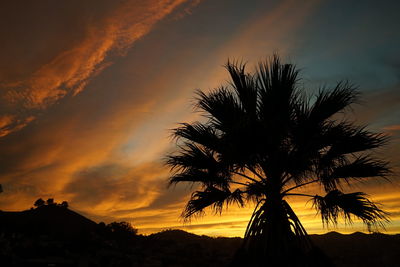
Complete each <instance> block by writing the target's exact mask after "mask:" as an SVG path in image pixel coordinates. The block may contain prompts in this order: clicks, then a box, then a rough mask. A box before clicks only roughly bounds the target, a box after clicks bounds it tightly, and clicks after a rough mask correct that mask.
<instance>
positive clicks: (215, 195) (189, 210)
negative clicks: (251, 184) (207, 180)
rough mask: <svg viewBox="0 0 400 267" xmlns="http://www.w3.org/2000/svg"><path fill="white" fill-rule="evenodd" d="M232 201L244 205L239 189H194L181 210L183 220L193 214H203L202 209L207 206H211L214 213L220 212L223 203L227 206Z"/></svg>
mask: <svg viewBox="0 0 400 267" xmlns="http://www.w3.org/2000/svg"><path fill="white" fill-rule="evenodd" d="M233 203H237V204H238V205H239V206H243V205H244V201H243V197H242V191H241V190H239V189H236V190H235V191H233V192H231V191H229V190H220V189H217V188H215V187H207V188H206V189H205V190H204V191H196V192H194V193H193V194H192V197H191V199H190V200H189V202H188V203H187V205H186V207H185V209H184V211H183V212H182V217H183V218H184V219H185V220H189V219H190V218H191V217H193V216H195V215H201V214H203V213H204V209H205V208H207V207H211V208H212V209H213V210H214V212H215V213H221V212H222V209H223V207H224V204H226V205H227V206H228V205H230V204H233Z"/></svg>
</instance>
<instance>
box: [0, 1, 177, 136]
mask: <svg viewBox="0 0 400 267" xmlns="http://www.w3.org/2000/svg"><path fill="white" fill-rule="evenodd" d="M89 2H90V3H89ZM89 2H87V3H85V4H83V8H82V7H81V5H82V4H81V3H80V1H65V2H63V3H60V2H57V3H53V4H52V3H48V2H37V3H35V5H33V6H32V9H33V10H31V14H30V16H31V20H28V19H27V22H31V23H32V25H29V24H26V25H23V28H24V31H23V32H22V33H21V34H25V35H26V33H27V32H29V35H30V36H31V37H32V38H33V40H32V42H29V41H28V42H25V43H22V44H18V45H19V46H20V49H19V50H18V49H16V50H14V51H7V50H3V51H1V52H0V53H1V54H7V53H10V52H11V53H12V52H14V53H15V55H13V58H12V61H18V62H20V63H19V64H17V63H15V62H13V64H14V65H15V68H18V67H19V66H20V65H21V63H22V62H26V64H28V65H29V63H30V62H29V61H27V60H26V59H25V58H23V57H22V56H23V55H24V54H22V55H19V54H18V52H21V51H24V50H31V52H30V53H29V55H33V56H34V54H35V53H37V52H40V53H44V52H46V51H43V47H48V46H53V45H54V46H59V47H57V48H54V47H52V48H51V49H49V54H47V55H43V57H42V58H40V59H37V60H33V61H34V62H32V63H31V64H30V66H25V67H24V68H28V69H29V71H26V72H25V73H24V74H23V75H15V73H8V74H9V75H7V72H6V74H5V75H2V76H3V77H1V78H2V81H1V83H0V85H1V89H2V90H1V95H0V97H1V99H2V102H3V103H4V105H3V108H2V109H3V110H0V112H1V113H2V114H3V117H2V118H1V124H2V126H3V127H1V129H0V131H1V132H0V136H5V135H7V134H9V133H12V132H15V131H18V130H20V129H22V128H23V127H24V126H25V125H27V123H29V122H30V121H32V118H33V116H34V115H33V114H35V113H37V111H40V110H43V109H45V108H47V107H49V106H51V105H53V104H54V103H56V102H57V101H58V100H59V99H61V98H63V97H65V96H67V95H76V94H78V93H79V92H81V91H82V90H83V89H84V88H85V87H86V85H87V83H88V81H89V80H90V79H91V78H93V77H94V76H95V75H97V74H98V73H100V72H101V71H102V70H103V69H104V68H106V67H107V66H109V64H111V61H110V58H112V56H113V55H114V56H115V55H123V54H125V53H126V52H127V49H128V48H129V47H131V46H132V45H133V43H134V42H135V41H137V40H138V39H140V38H141V37H143V36H144V35H146V34H147V33H148V32H149V31H150V30H151V29H152V27H153V26H154V25H155V24H156V23H157V22H158V21H160V20H161V19H163V18H164V17H165V16H166V15H168V14H169V13H171V12H172V11H173V10H174V9H175V8H176V7H177V6H179V5H180V4H182V3H184V2H185V0H151V1H145V2H143V1H136V0H130V1H123V2H110V1H109V2H107V1H101V3H98V2H97V1H89ZM15 5H18V3H15V4H14V5H13V3H12V1H11V2H10V5H9V6H7V5H6V7H5V9H8V10H10V11H15V12H16V14H14V15H15V16H17V17H21V19H22V21H24V18H23V16H24V15H26V14H24V13H23V12H20V11H19V10H18V9H16V8H15ZM43 5H46V6H43ZM63 5H64V7H65V10H67V11H63V10H60V6H63ZM92 6H96V8H91V7H92ZM25 8H29V5H28V6H27V7H25ZM24 10H25V9H24ZM25 11H26V10H25ZM48 12H52V13H55V14H58V13H60V17H59V18H54V21H51V22H50V23H49V22H48V21H46V20H43V19H39V18H40V17H46V16H48V15H49V14H48ZM21 13H22V14H21ZM32 14H34V15H32ZM53 15H54V14H53ZM75 20H77V21H79V22H80V24H79V25H76V24H75V23H76V22H75ZM16 25H17V26H15V25H10V24H7V23H6V24H3V26H2V27H11V29H10V30H11V31H12V27H13V26H15V27H16V28H21V27H18V24H16ZM31 31H32V32H31ZM43 31H44V32H46V31H47V32H48V34H47V35H45V36H43V35H41V32H43ZM60 31H61V32H60ZM75 31H77V32H78V33H77V32H75ZM69 35H71V36H73V37H74V38H70V37H69ZM17 38H18V36H17ZM34 38H43V39H42V40H38V41H37V40H34ZM59 39H64V40H66V42H65V43H63V42H60V41H59ZM35 44H38V46H37V47H35V46H34V45H35ZM4 58H6V57H4ZM44 58H45V60H44ZM46 58H47V59H46ZM38 61H40V63H38Z"/></svg>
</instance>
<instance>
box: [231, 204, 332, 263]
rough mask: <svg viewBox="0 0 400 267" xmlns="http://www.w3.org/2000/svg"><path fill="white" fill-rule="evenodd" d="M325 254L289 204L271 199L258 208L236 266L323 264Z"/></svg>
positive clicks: (238, 254) (238, 255) (236, 260)
mask: <svg viewBox="0 0 400 267" xmlns="http://www.w3.org/2000/svg"><path fill="white" fill-rule="evenodd" d="M316 254H318V255H319V256H318V255H316ZM322 255H323V254H321V253H316V248H315V246H314V245H313V243H312V242H311V240H310V238H309V236H308V235H307V232H306V230H305V229H304V227H303V226H302V224H301V223H300V221H299V219H298V218H297V216H296V214H295V213H294V212H293V210H292V209H291V207H290V206H289V204H288V203H287V202H286V201H285V200H282V199H279V198H276V199H267V200H265V201H263V203H262V205H261V206H260V207H256V209H255V210H254V212H253V215H252V218H251V220H250V222H249V224H248V226H247V230H246V233H245V236H244V240H243V244H242V247H241V249H240V250H239V252H238V253H237V255H236V257H235V263H234V264H233V266H240V265H241V266H320V265H319V264H321V261H320V259H318V258H320V257H323V256H322ZM323 258H324V260H323V262H324V263H323V264H324V266H326V265H325V264H326V262H327V259H326V258H325V257H323ZM317 262H319V264H318V263H317Z"/></svg>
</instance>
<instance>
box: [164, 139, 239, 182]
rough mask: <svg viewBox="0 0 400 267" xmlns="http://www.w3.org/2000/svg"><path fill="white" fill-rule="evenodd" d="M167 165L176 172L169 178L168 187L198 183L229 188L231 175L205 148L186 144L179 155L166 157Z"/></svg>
mask: <svg viewBox="0 0 400 267" xmlns="http://www.w3.org/2000/svg"><path fill="white" fill-rule="evenodd" d="M167 164H168V165H169V166H170V167H171V168H172V169H173V170H174V169H175V170H176V173H175V174H174V175H172V177H171V178H170V181H169V184H170V185H172V184H176V183H179V182H191V183H196V182H198V183H201V184H202V185H203V186H218V187H220V188H226V189H227V188H229V182H230V181H231V176H232V174H231V173H230V172H229V170H228V169H227V168H226V166H225V165H224V164H222V163H221V162H220V161H218V159H217V158H216V157H215V156H214V152H213V151H211V150H209V149H208V148H206V147H199V146H198V145H195V144H193V143H187V144H186V145H185V147H182V148H181V151H180V153H179V154H176V155H169V156H168V157H167Z"/></svg>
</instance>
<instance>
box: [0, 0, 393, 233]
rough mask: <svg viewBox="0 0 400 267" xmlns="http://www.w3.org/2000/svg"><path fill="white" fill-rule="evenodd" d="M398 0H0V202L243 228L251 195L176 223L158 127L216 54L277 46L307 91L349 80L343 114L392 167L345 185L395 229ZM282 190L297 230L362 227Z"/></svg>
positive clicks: (209, 78)
mask: <svg viewBox="0 0 400 267" xmlns="http://www.w3.org/2000/svg"><path fill="white" fill-rule="evenodd" d="M244 3H245V4H244ZM398 10H400V4H399V2H398V1H379V2H378V1H317V0H315V1H312V0H311V1H305V3H302V4H301V5H299V2H298V1H294V0H292V1H286V0H285V1H283V0H282V1H261V0H260V1H256V0H252V1H246V2H244V1H239V0H237V1H236V0H229V1H228V0H220V1H213V0H203V1H200V0H195V1H185V0H147V1H140V0H124V1H111V0H108V1H107V0H85V1H80V0H79V1H78V0H69V1H67V0H64V1H51V0H38V1H23V0H12V1H11V0H9V1H2V2H1V3H0V21H1V23H0V36H1V38H2V41H1V45H0V59H1V60H0V102H1V105H0V147H1V149H0V183H1V184H2V186H3V191H4V192H3V193H1V194H0V209H1V210H7V211H8V210H22V209H27V208H30V207H31V206H32V205H33V203H34V201H35V200H36V199H38V198H40V197H41V198H43V199H47V198H55V200H56V201H60V202H61V201H63V200H66V201H68V202H69V204H70V207H71V208H72V209H73V210H76V211H78V212H80V213H82V214H84V215H86V216H88V217H89V218H91V219H93V220H95V221H97V222H100V221H105V222H111V221H121V220H124V221H129V222H131V223H132V224H133V225H134V226H135V227H137V228H139V233H143V234H148V233H152V232H157V231H160V230H161V229H168V228H180V229H185V230H188V231H190V232H194V233H197V234H207V235H213V236H243V234H244V229H245V227H246V224H247V222H248V220H249V217H250V215H251V212H252V205H249V206H247V207H246V208H244V209H239V208H237V207H232V208H230V209H229V210H227V211H226V212H225V211H224V213H223V214H222V215H221V216H220V215H215V216H214V215H213V214H212V212H208V213H207V215H206V216H204V217H202V218H198V219H196V220H193V221H192V222H191V223H190V224H183V222H182V220H181V219H180V218H179V215H180V213H181V211H182V209H183V207H184V205H185V203H186V201H187V200H188V198H189V196H190V193H191V189H190V188H189V187H188V186H185V185H182V186H181V185H179V186H177V187H175V188H170V189H167V179H168V175H169V170H168V168H166V167H165V166H163V158H164V156H165V155H166V153H167V152H170V151H173V150H174V149H175V143H174V142H173V141H172V140H171V138H170V134H171V132H170V131H169V129H172V128H174V127H176V126H177V123H178V122H191V121H194V120H196V119H197V118H198V114H196V113H193V112H192V111H193V109H192V104H193V96H194V91H195V89H202V90H205V91H207V90H210V89H212V88H215V87H217V86H219V85H220V84H223V83H225V82H226V81H227V79H228V76H227V73H226V71H225V70H224V68H223V67H222V66H223V65H224V64H225V63H226V62H227V59H228V58H230V59H238V60H243V61H245V62H248V66H249V70H251V68H252V66H254V65H255V64H256V63H257V62H258V61H259V60H262V59H265V58H266V57H268V56H271V55H272V54H273V53H279V54H280V56H281V57H282V59H283V60H284V61H289V62H291V63H294V64H296V65H297V66H298V67H299V68H300V69H301V74H300V76H301V77H302V80H301V83H302V86H303V87H304V88H305V89H304V90H307V91H308V92H310V93H312V92H315V90H318V88H320V87H321V86H326V87H329V86H333V85H334V84H335V83H336V82H338V81H340V80H343V79H348V80H349V81H351V82H352V83H354V84H356V85H357V86H358V87H359V89H360V91H361V92H362V93H363V95H362V100H363V101H362V102H361V103H360V104H359V105H357V106H354V109H353V111H352V112H351V113H350V115H349V116H351V117H352V118H353V119H354V120H355V121H356V122H357V123H359V124H368V125H369V129H371V130H374V131H379V132H385V133H387V134H388V135H390V136H391V140H390V143H389V144H388V145H387V146H386V147H384V148H383V149H381V150H379V153H380V156H381V157H382V158H385V159H388V160H390V162H391V166H392V167H393V171H394V174H393V177H391V182H387V181H383V180H380V181H372V180H371V181H369V182H366V183H363V184H356V185H354V187H352V188H350V189H351V190H353V191H365V192H366V193H368V194H370V195H371V198H372V200H374V201H377V202H379V203H381V204H382V205H383V208H384V209H385V210H386V211H388V212H390V213H391V219H392V222H391V223H390V224H388V225H387V229H386V230H387V233H400V178H399V176H398V174H399V168H400V164H399V162H400V119H399V118H400V53H399V51H398V48H399V47H400V35H399V34H398V29H399V28H400V23H399V20H398ZM289 200H290V203H291V204H292V205H293V209H294V210H295V211H296V213H297V214H298V216H299V217H300V220H301V221H302V222H303V224H304V226H305V228H306V229H307V230H308V232H309V233H323V232H326V231H330V230H337V231H340V232H354V231H360V230H363V231H365V230H366V229H365V227H363V226H362V225H361V224H360V223H359V222H355V223H354V224H353V225H352V226H345V225H344V224H339V225H338V228H330V229H327V228H323V226H322V224H321V220H320V217H318V216H316V213H315V210H313V209H312V208H311V204H310V203H309V204H307V205H306V203H305V202H303V201H302V200H300V199H297V198H293V199H289Z"/></svg>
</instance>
